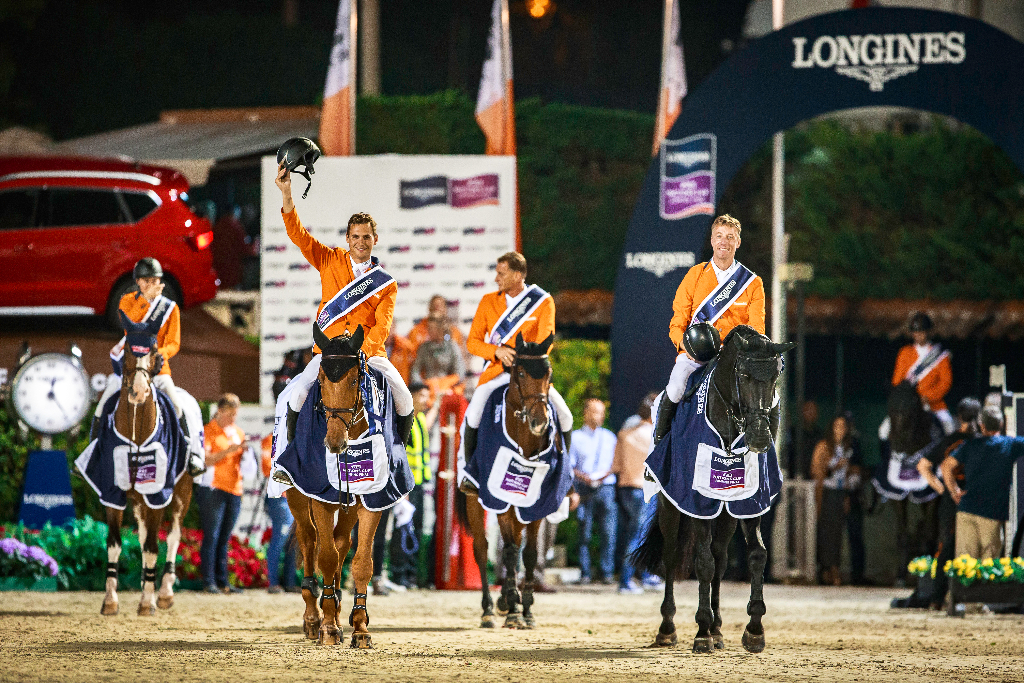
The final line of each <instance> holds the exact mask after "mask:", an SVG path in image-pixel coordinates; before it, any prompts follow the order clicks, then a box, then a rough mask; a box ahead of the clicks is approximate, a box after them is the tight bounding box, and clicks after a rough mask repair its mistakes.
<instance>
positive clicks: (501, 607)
mask: <svg viewBox="0 0 1024 683" xmlns="http://www.w3.org/2000/svg"><path fill="white" fill-rule="evenodd" d="M495 607H497V608H498V614H499V615H500V616H505V615H506V614H508V603H507V602H505V596H504V595H499V596H498V602H497V604H496V605H495Z"/></svg>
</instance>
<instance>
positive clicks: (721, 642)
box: [711, 633, 725, 650]
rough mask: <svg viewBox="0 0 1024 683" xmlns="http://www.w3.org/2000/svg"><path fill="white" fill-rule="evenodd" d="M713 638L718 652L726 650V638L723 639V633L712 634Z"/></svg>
mask: <svg viewBox="0 0 1024 683" xmlns="http://www.w3.org/2000/svg"><path fill="white" fill-rule="evenodd" d="M711 637H712V638H713V639H714V641H715V649H716V650H724V649H725V638H723V637H722V634H721V633H712V634H711Z"/></svg>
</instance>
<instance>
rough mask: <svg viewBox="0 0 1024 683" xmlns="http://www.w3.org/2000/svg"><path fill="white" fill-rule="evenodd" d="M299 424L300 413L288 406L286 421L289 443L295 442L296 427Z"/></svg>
mask: <svg viewBox="0 0 1024 683" xmlns="http://www.w3.org/2000/svg"><path fill="white" fill-rule="evenodd" d="M298 422H299V413H298V412H297V411H295V410H292V407H291V406H288V416H287V417H286V418H285V419H284V424H285V430H286V433H287V434H288V443H291V442H292V441H295V425H297V424H298Z"/></svg>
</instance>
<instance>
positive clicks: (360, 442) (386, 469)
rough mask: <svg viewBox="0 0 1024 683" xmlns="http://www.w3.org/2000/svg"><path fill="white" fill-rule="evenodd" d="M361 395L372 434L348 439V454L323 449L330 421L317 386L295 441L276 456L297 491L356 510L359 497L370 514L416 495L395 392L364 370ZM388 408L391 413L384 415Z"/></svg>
mask: <svg viewBox="0 0 1024 683" xmlns="http://www.w3.org/2000/svg"><path fill="white" fill-rule="evenodd" d="M360 390H361V391H362V395H363V405H364V406H365V407H366V413H367V417H368V422H369V424H370V429H369V430H368V432H367V433H366V434H364V435H362V436H361V437H360V438H358V439H350V440H349V442H348V450H347V452H345V453H343V454H341V455H340V456H338V455H336V454H334V453H330V452H328V450H327V447H326V446H325V445H324V439H325V438H326V437H327V418H326V417H324V414H323V413H322V412H320V411H319V410H317V409H316V406H317V405H318V404H319V403H320V396H321V393H320V383H319V382H316V383H314V384H313V386H312V388H311V389H310V392H309V395H308V396H307V397H306V402H305V403H304V404H303V405H302V410H301V411H299V417H298V420H297V422H296V424H295V438H294V439H293V440H292V441H291V442H290V443H289V444H288V445H287V446H286V447H285V449H284V450H283V451H282V452H281V453H280V454H279V455H278V456H277V460H276V461H275V467H276V468H278V469H281V470H284V471H285V472H286V473H287V474H288V476H289V478H290V479H291V481H292V484H293V485H294V486H295V488H297V489H298V490H299V491H301V492H302V493H303V494H305V495H307V496H309V497H310V498H315V499H317V500H319V501H322V502H324V503H334V504H338V503H343V504H347V505H353V504H355V502H356V497H358V498H359V500H361V501H362V504H363V507H365V508H366V509H367V510H372V511H377V510H385V509H387V508H390V507H391V506H393V505H394V504H395V503H397V502H398V501H400V500H401V499H402V498H404V497H405V496H407V495H408V494H409V492H410V491H412V489H413V486H414V481H413V478H412V469H410V467H409V460H408V458H407V457H406V453H405V446H404V445H402V442H401V440H400V438H399V435H398V431H397V426H396V425H395V419H394V406H393V405H392V402H391V388H390V387H389V386H388V383H387V381H386V380H385V379H384V375H382V374H381V373H380V372H379V371H377V370H374V369H373V368H372V367H369V366H365V368H364V372H363V374H362V381H361V383H360ZM385 407H387V408H389V409H388V410H386V411H385ZM339 460H340V462H339Z"/></svg>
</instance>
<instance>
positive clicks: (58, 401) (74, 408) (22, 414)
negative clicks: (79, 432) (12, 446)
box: [10, 353, 92, 435]
mask: <svg viewBox="0 0 1024 683" xmlns="http://www.w3.org/2000/svg"><path fill="white" fill-rule="evenodd" d="M91 399H92V391H91V388H90V386H89V377H88V375H86V372H85V369H84V368H83V367H82V364H81V362H80V361H79V360H78V359H77V358H75V357H74V356H69V355H67V354H63V353H43V354H40V355H38V356H34V357H32V358H30V359H29V360H28V361H26V362H25V364H24V365H22V366H21V367H20V368H18V371H17V373H15V375H14V379H13V380H12V381H11V398H10V400H11V404H12V405H13V407H14V410H15V412H16V413H17V414H18V417H19V418H21V420H22V421H23V422H24V423H25V424H26V425H28V426H29V427H31V428H32V429H34V430H36V431H37V432H41V433H43V434H51V435H52V434H59V433H61V432H66V431H68V430H70V429H72V428H74V427H76V426H78V424H79V423H80V422H81V421H82V418H83V417H85V414H86V412H87V411H88V410H89V404H90V402H91Z"/></svg>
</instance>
